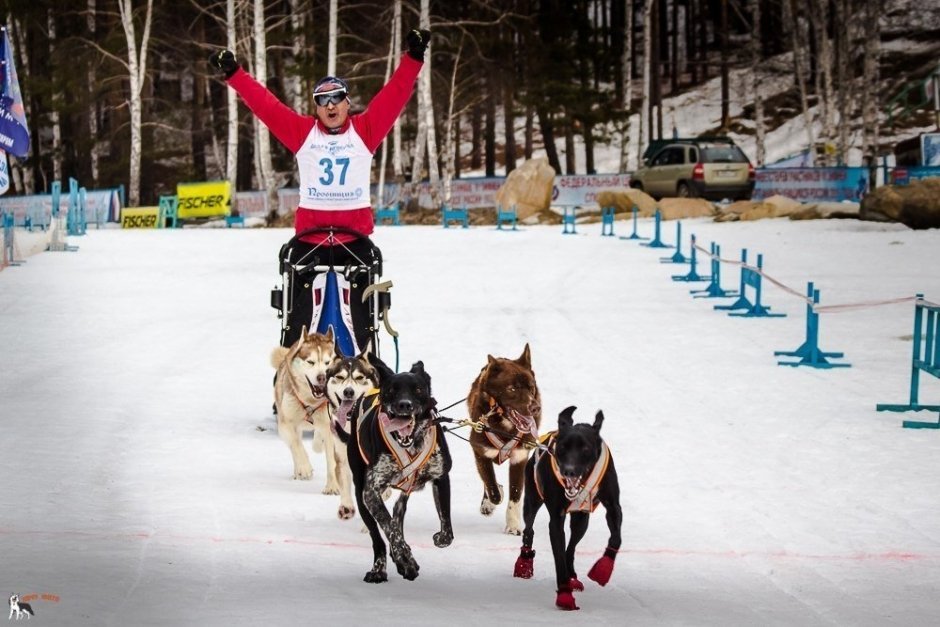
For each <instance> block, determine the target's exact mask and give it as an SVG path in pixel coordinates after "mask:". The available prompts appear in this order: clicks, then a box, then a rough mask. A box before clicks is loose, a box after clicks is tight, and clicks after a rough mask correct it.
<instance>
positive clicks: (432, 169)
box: [418, 0, 441, 204]
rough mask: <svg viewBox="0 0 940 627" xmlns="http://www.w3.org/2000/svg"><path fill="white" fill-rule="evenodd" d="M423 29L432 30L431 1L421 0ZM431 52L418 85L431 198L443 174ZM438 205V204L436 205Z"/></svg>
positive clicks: (425, 58) (438, 188) (436, 190)
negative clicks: (440, 161) (440, 164)
mask: <svg viewBox="0 0 940 627" xmlns="http://www.w3.org/2000/svg"><path fill="white" fill-rule="evenodd" d="M419 23H420V24H421V28H424V29H427V30H430V29H431V0H421V18H420V20H419ZM431 52H432V50H431V49H430V48H428V49H427V51H426V52H425V54H424V65H425V67H424V69H423V71H422V72H421V76H420V78H419V83H418V103H419V106H418V111H421V110H422V109H423V111H424V119H425V124H426V125H427V138H428V178H429V181H430V187H431V198H434V199H435V200H437V199H436V198H435V194H437V193H438V192H439V191H440V181H441V174H440V169H439V168H438V152H437V131H436V128H437V127H436V126H435V125H434V102H433V101H432V100H431V56H432V55H431ZM422 94H423V95H424V98H423V100H424V107H421V106H420V103H421V100H422V98H421V95H422ZM435 204H437V203H435Z"/></svg>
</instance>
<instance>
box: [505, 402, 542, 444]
mask: <svg viewBox="0 0 940 627" xmlns="http://www.w3.org/2000/svg"><path fill="white" fill-rule="evenodd" d="M509 418H510V420H512V423H513V424H514V425H516V429H518V430H519V431H521V432H522V433H531V434H532V437H533V438H535V439H536V440H538V439H539V427H538V425H537V424H535V418H533V417H532V416H524V415H522V414H520V413H519V412H517V411H516V410H515V409H510V410H509Z"/></svg>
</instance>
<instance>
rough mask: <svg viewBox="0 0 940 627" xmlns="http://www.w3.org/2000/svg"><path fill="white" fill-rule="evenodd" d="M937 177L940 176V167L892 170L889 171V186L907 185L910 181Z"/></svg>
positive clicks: (913, 167)
mask: <svg viewBox="0 0 940 627" xmlns="http://www.w3.org/2000/svg"><path fill="white" fill-rule="evenodd" d="M938 176H940V166H935V167H927V166H923V167H918V166H912V167H909V168H894V169H893V170H891V184H892V185H907V184H908V183H910V182H911V181H915V180H919V179H929V178H935V177H938Z"/></svg>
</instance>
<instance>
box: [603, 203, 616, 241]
mask: <svg viewBox="0 0 940 627" xmlns="http://www.w3.org/2000/svg"><path fill="white" fill-rule="evenodd" d="M601 236H603V237H613V236H614V208H613V207H604V208H602V209H601Z"/></svg>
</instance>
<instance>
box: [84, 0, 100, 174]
mask: <svg viewBox="0 0 940 627" xmlns="http://www.w3.org/2000/svg"><path fill="white" fill-rule="evenodd" d="M95 2H96V0H88V5H87V8H88V12H87V13H86V15H85V23H86V25H87V26H88V37H89V39H91V40H92V41H95V34H96V33H97V28H96V25H95V21H96V17H97V7H96V5H95ZM96 74H97V72H96V69H95V64H94V62H93V61H91V62H89V63H88V95H89V98H88V135H89V137H90V139H91V154H90V155H89V160H90V165H91V180H92V185H93V186H94V187H98V99H97V98H95V89H96V87H95V86H96V85H97V84H98V79H97V76H96Z"/></svg>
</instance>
